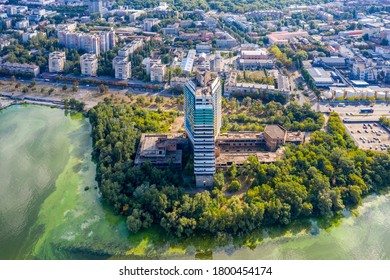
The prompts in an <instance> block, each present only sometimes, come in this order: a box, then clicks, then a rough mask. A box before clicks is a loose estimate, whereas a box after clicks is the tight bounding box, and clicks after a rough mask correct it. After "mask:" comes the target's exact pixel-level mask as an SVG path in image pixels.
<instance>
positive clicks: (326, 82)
mask: <svg viewBox="0 0 390 280" xmlns="http://www.w3.org/2000/svg"><path fill="white" fill-rule="evenodd" d="M307 71H308V72H309V75H310V76H311V78H312V79H313V80H314V83H315V85H316V87H330V86H331V85H333V83H334V82H333V79H332V78H331V77H330V75H329V73H328V72H326V71H325V70H324V69H323V68H317V67H312V68H308V69H307Z"/></svg>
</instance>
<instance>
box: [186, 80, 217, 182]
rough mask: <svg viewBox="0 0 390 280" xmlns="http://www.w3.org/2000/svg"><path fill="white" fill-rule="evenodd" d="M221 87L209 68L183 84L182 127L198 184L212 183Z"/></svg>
mask: <svg viewBox="0 0 390 280" xmlns="http://www.w3.org/2000/svg"><path fill="white" fill-rule="evenodd" d="M221 99H222V87H221V83H220V80H219V78H218V77H216V78H214V79H213V78H211V74H210V72H202V73H201V72H198V73H197V74H196V78H195V79H191V80H189V81H188V82H187V83H186V84H185V87H184V118H185V129H186V133H187V136H188V138H189V139H190V141H191V143H192V147H193V151H194V173H195V180H196V186H197V187H211V186H212V185H213V181H214V174H215V138H216V137H217V135H218V134H219V131H220V129H221Z"/></svg>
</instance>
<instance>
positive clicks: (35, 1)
mask: <svg viewBox="0 0 390 280" xmlns="http://www.w3.org/2000/svg"><path fill="white" fill-rule="evenodd" d="M55 2H56V1H55V0H23V1H21V3H25V4H28V5H40V6H46V5H51V4H54V3H55Z"/></svg>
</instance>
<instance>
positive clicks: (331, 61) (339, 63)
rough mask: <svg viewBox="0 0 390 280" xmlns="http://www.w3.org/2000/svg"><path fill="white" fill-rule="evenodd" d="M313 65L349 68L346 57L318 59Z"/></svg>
mask: <svg viewBox="0 0 390 280" xmlns="http://www.w3.org/2000/svg"><path fill="white" fill-rule="evenodd" d="M313 65H315V66H323V65H325V66H329V67H336V68H345V67H347V62H346V59H345V58H344V57H337V56H332V57H318V58H316V59H314V62H313Z"/></svg>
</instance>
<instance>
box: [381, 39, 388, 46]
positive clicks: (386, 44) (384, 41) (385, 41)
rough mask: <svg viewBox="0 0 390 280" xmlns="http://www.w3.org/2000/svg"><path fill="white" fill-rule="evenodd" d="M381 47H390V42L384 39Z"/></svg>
mask: <svg viewBox="0 0 390 280" xmlns="http://www.w3.org/2000/svg"><path fill="white" fill-rule="evenodd" d="M381 45H382V46H388V45H389V40H387V39H382V41H381Z"/></svg>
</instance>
